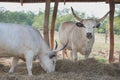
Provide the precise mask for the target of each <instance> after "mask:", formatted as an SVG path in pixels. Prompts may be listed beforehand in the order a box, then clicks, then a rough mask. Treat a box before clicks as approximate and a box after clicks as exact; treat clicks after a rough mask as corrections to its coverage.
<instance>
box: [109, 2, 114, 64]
mask: <svg viewBox="0 0 120 80" xmlns="http://www.w3.org/2000/svg"><path fill="white" fill-rule="evenodd" d="M109 6H110V21H109V22H110V52H109V62H110V63H111V62H113V61H114V56H113V54H114V31H113V30H114V28H113V26H114V25H113V23H114V10H115V4H114V0H110V2H109Z"/></svg>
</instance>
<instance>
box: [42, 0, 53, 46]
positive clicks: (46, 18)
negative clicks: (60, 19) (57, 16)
mask: <svg viewBox="0 0 120 80" xmlns="http://www.w3.org/2000/svg"><path fill="white" fill-rule="evenodd" d="M50 2H51V1H50V0H46V6H45V16H44V25H43V27H44V28H43V29H44V30H43V35H44V39H45V41H46V43H47V44H48V45H49V27H48V26H49V13H50Z"/></svg>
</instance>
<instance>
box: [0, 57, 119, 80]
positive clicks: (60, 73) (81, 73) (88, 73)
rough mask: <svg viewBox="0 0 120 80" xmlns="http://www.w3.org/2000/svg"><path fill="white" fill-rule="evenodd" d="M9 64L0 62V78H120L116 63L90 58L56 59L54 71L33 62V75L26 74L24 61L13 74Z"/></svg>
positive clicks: (25, 79)
mask: <svg viewBox="0 0 120 80" xmlns="http://www.w3.org/2000/svg"><path fill="white" fill-rule="evenodd" d="M8 70H9V66H4V65H2V64H0V80H120V68H119V66H118V63H115V64H103V63H99V62H98V61H97V60H95V59H93V58H91V59H87V60H81V61H77V62H73V61H70V60H58V61H57V63H56V72H54V73H46V72H44V70H43V69H42V68H41V67H40V65H39V63H38V62H34V64H33V74H34V76H31V77H29V76H28V75H27V69H26V64H25V63H23V62H22V63H20V64H19V65H18V66H17V67H16V69H15V73H14V74H13V75H9V74H8Z"/></svg>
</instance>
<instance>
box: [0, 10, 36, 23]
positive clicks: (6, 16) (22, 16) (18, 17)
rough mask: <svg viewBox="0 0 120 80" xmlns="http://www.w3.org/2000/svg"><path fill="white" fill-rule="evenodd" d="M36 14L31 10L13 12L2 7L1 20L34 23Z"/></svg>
mask: <svg viewBox="0 0 120 80" xmlns="http://www.w3.org/2000/svg"><path fill="white" fill-rule="evenodd" d="M34 16H35V15H34V13H33V12H31V11H29V12H27V13H25V12H24V11H20V12H17V11H15V12H11V11H8V10H5V9H3V8H0V22H5V23H17V24H26V25H32V23H33V18H34Z"/></svg>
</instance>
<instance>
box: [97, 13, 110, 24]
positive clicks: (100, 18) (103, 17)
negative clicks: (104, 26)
mask: <svg viewBox="0 0 120 80" xmlns="http://www.w3.org/2000/svg"><path fill="white" fill-rule="evenodd" d="M109 13H110V11H108V12H107V13H106V14H105V15H104V16H103V17H102V18H100V19H97V21H98V22H100V21H102V20H104V19H105V18H106V17H107V15H108V14H109Z"/></svg>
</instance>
